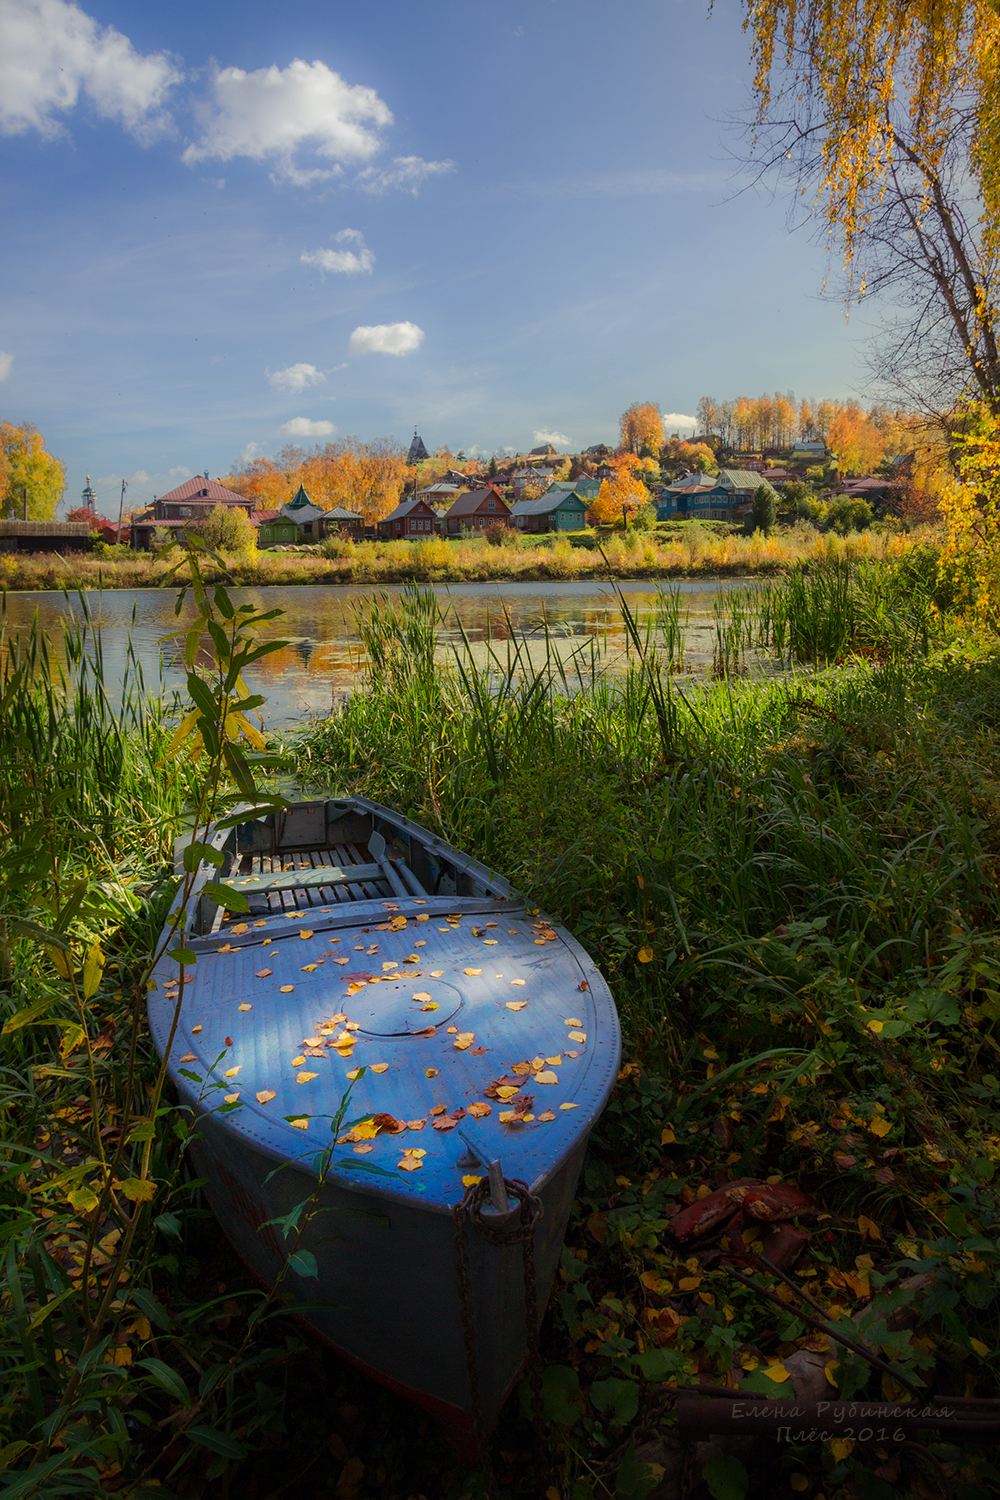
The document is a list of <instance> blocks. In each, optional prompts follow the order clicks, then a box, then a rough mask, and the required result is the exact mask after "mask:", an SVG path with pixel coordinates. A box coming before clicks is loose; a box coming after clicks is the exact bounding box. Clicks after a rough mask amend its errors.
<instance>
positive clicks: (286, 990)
mask: <svg viewBox="0 0 1000 1500" xmlns="http://www.w3.org/2000/svg"><path fill="white" fill-rule="evenodd" d="M294 988H295V986H294V984H283V985H282V986H281V993H282V994H283V995H290V994H291V993H292V991H293V990H294Z"/></svg>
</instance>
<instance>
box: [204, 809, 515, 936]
mask: <svg viewBox="0 0 1000 1500" xmlns="http://www.w3.org/2000/svg"><path fill="white" fill-rule="evenodd" d="M415 835H416V830H414V834H413V835H412V836H411V832H410V826H409V825H408V824H407V820H406V819H405V818H399V819H398V820H397V819H396V818H395V817H392V818H390V817H388V816H386V815H385V814H384V812H382V810H381V809H377V808H375V807H374V806H373V805H372V804H365V803H362V802H360V801H353V800H347V799H332V798H331V799H327V800H320V801H314V802H300V803H296V804H294V805H292V806H290V807H287V808H284V809H282V810H281V811H279V812H275V813H269V814H268V815H267V816H266V817H263V818H260V819H257V820H254V821H252V822H247V823H238V824H237V825H236V826H235V827H234V828H232V829H228V830H225V831H224V832H223V833H222V834H220V835H218V836H216V838H215V839H213V840H212V842H213V843H214V844H215V847H216V848H219V849H220V850H221V852H222V853H223V855H224V857H225V862H224V864H223V866H222V868H221V870H220V871H219V873H218V875H216V876H215V878H216V879H217V880H219V881H220V882H221V883H222V884H224V885H226V886H228V887H229V888H231V889H232V890H233V891H238V892H239V893H240V895H242V896H244V897H245V898H246V900H247V902H248V903H249V907H250V915H251V916H253V917H256V918H260V917H271V916H281V915H282V914H285V913H287V914H291V913H294V912H297V911H301V912H306V911H309V910H311V909H315V908H318V907H323V908H331V907H337V906H338V905H340V906H348V905H351V904H353V903H358V902H365V901H377V900H386V899H388V900H394V899H398V898H404V899H405V898H418V899H423V900H427V899H429V898H433V897H435V896H438V897H441V898H445V899H451V900H452V901H454V899H455V898H456V897H471V898H477V899H479V900H482V899H483V898H486V899H487V900H489V899H494V900H495V899H497V898H499V899H504V898H506V896H507V895H508V887H507V885H506V882H505V881H503V880H499V879H496V880H489V879H487V878H486V875H485V871H483V869H482V867H481V866H479V865H477V863H476V861H475V860H471V859H470V860H466V859H464V858H463V857H462V856H460V855H458V854H456V852H455V851H454V850H451V849H449V848H448V846H447V845H445V844H443V843H441V842H440V841H439V840H437V839H434V838H429V837H427V835H426V834H424V835H423V836H422V837H417V836H415ZM224 917H225V908H224V907H222V906H220V905H218V904H217V903H216V902H214V901H211V900H209V898H208V897H205V896H203V897H202V900H201V906H200V911H199V919H198V922H197V930H198V931H200V932H202V933H210V932H214V931H217V930H218V929H219V927H220V926H221V924H222V921H223V920H224Z"/></svg>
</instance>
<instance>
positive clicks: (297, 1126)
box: [288, 1115, 309, 1130]
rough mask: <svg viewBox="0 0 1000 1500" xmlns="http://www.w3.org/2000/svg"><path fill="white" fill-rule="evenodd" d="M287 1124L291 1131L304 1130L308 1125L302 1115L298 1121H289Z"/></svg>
mask: <svg viewBox="0 0 1000 1500" xmlns="http://www.w3.org/2000/svg"><path fill="white" fill-rule="evenodd" d="M288 1123H289V1125H291V1127H292V1129H293V1130H306V1129H307V1128H308V1125H309V1121H308V1119H307V1118H306V1117H305V1116H304V1115H302V1116H300V1117H299V1118H298V1119H295V1120H289V1122H288Z"/></svg>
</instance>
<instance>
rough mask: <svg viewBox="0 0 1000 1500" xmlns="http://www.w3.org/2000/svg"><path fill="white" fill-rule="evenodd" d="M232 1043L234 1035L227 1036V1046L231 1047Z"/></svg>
mask: <svg viewBox="0 0 1000 1500" xmlns="http://www.w3.org/2000/svg"><path fill="white" fill-rule="evenodd" d="M232 1045H233V1039H232V1037H231V1036H227V1037H226V1046H227V1047H231V1046H232Z"/></svg>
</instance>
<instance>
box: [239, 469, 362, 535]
mask: <svg viewBox="0 0 1000 1500" xmlns="http://www.w3.org/2000/svg"><path fill="white" fill-rule="evenodd" d="M250 519H251V521H252V522H253V523H254V525H255V526H256V527H257V546H258V547H281V546H288V545H289V544H291V545H293V546H296V545H297V546H303V545H304V546H313V545H315V544H316V543H317V542H321V541H322V540H323V538H324V537H327V536H330V535H331V533H333V532H338V533H347V534H348V535H351V536H356V535H358V534H359V533H360V531H361V529H362V526H363V524H364V522H363V519H362V517H361V516H359V515H356V514H355V512H354V511H352V510H347V509H345V507H344V506H343V505H337V506H334V508H333V509H332V510H323V508H322V507H321V506H319V505H315V504H313V502H312V500H310V498H309V494H308V492H307V491H306V489H305V487H304V486H303V485H301V484H300V485H299V487H298V489H297V490H296V492H295V494H294V496H293V497H292V499H291V500H289V501H288V503H287V504H285V505H283V506H282V507H281V509H280V510H255V511H254V513H253V515H252V516H251V517H250Z"/></svg>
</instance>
